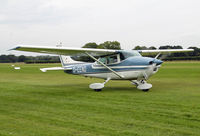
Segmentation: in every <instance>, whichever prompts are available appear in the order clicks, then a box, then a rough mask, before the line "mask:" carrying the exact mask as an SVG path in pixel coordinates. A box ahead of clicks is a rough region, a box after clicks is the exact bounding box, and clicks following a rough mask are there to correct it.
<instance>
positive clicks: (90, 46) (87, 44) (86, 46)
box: [82, 42, 98, 48]
mask: <svg viewBox="0 0 200 136" xmlns="http://www.w3.org/2000/svg"><path fill="white" fill-rule="evenodd" d="M97 47H98V45H97V44H96V43H95V42H91V43H86V44H85V45H84V46H83V47H82V48H97Z"/></svg>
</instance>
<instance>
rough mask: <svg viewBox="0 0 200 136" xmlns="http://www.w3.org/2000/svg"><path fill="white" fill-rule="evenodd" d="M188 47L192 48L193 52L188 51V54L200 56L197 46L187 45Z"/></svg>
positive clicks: (199, 49)
mask: <svg viewBox="0 0 200 136" xmlns="http://www.w3.org/2000/svg"><path fill="white" fill-rule="evenodd" d="M188 49H194V51H193V52H188V55H189V56H200V48H197V47H189V48H188Z"/></svg>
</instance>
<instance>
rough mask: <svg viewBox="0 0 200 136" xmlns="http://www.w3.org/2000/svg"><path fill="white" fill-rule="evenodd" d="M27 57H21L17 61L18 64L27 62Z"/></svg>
mask: <svg viewBox="0 0 200 136" xmlns="http://www.w3.org/2000/svg"><path fill="white" fill-rule="evenodd" d="M25 60H26V57H25V56H24V55H20V56H19V57H18V59H17V61H18V62H25Z"/></svg>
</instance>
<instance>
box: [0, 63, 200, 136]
mask: <svg viewBox="0 0 200 136" xmlns="http://www.w3.org/2000/svg"><path fill="white" fill-rule="evenodd" d="M58 65H59V64H34V65H32V64H28V65H27V64H17V66H20V67H21V70H14V69H13V68H12V67H11V64H0V136H134V135H136V136H192V135H194V136H197V135H200V62H166V63H164V64H163V66H162V68H161V69H160V71H159V72H158V73H157V74H156V75H154V76H153V77H152V78H151V79H150V80H149V81H148V82H149V83H152V84H153V88H152V89H151V90H150V91H149V92H142V91H140V90H137V89H136V87H135V86H133V85H131V83H130V82H128V81H110V82H108V83H107V84H106V87H105V88H104V89H103V91H102V92H94V91H93V90H90V89H89V88H88V86H89V84H90V83H94V82H102V81H103V80H100V79H90V78H84V77H81V76H73V75H68V74H65V73H63V72H62V71H51V72H47V73H42V72H40V71H39V68H41V67H51V66H58Z"/></svg>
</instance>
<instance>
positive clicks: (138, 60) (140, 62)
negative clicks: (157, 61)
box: [68, 56, 153, 74]
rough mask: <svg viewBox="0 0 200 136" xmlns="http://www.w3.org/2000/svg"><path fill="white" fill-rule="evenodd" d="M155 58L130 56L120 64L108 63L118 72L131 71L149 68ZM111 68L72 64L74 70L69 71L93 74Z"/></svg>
mask: <svg viewBox="0 0 200 136" xmlns="http://www.w3.org/2000/svg"><path fill="white" fill-rule="evenodd" d="M152 60H153V58H148V57H141V56H137V57H130V58H127V59H126V60H123V61H121V62H120V63H118V64H111V65H107V66H108V67H110V68H112V69H113V70H114V71H116V72H122V71H131V70H135V71H138V70H144V69H147V68H148V65H149V62H150V61H152ZM109 72H110V70H108V69H107V68H105V67H103V66H101V65H97V64H94V63H86V64H78V65H74V66H72V71H71V72H70V71H69V72H68V73H71V74H93V73H109Z"/></svg>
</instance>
